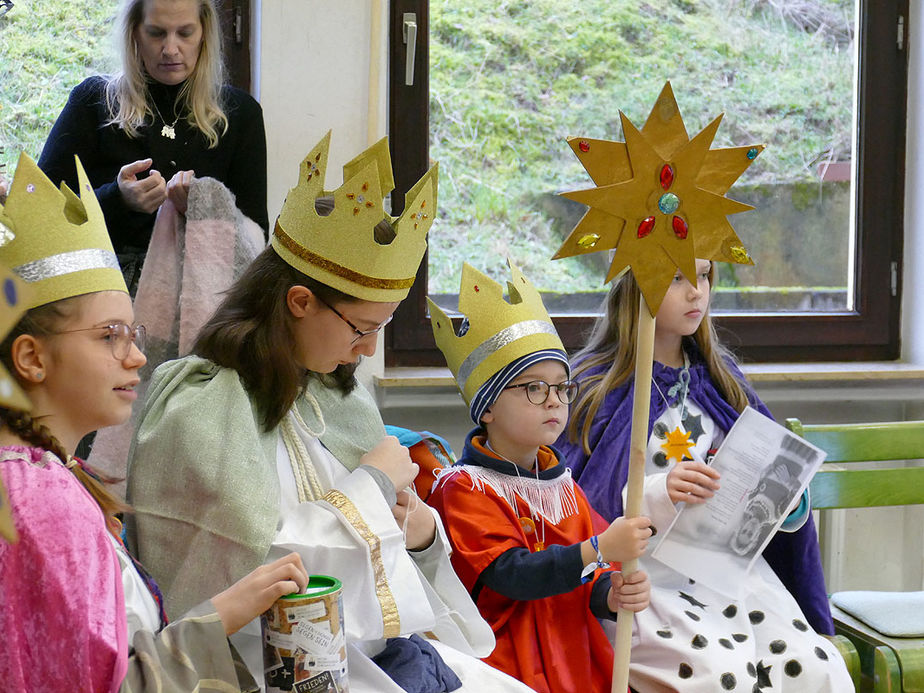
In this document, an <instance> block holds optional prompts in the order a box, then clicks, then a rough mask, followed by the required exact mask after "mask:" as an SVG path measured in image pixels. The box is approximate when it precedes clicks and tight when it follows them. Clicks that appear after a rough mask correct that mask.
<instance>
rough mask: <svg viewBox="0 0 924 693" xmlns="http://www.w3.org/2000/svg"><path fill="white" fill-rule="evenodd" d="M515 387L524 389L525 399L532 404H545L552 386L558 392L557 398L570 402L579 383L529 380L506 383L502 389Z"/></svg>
mask: <svg viewBox="0 0 924 693" xmlns="http://www.w3.org/2000/svg"><path fill="white" fill-rule="evenodd" d="M515 387H522V388H523V389H524V390H526V399H528V400H529V401H530V402H532V403H533V404H545V401H546V400H547V399H548V398H549V392H551V391H552V388H553V387H554V388H555V392H556V393H557V394H558V400H559V401H560V402H561V403H562V404H571V403H572V402H573V401H574V399H575V398H576V397H577V394H578V390H580V385H578V383H576V382H575V381H574V380H565V381H562V382H560V383H558V384H557V385H549V384H548V383H547V382H545V381H544V380H530V381H529V382H528V383H520V384H519V385H508V386H507V387H505V388H504V389H505V390H512V389H513V388H515Z"/></svg>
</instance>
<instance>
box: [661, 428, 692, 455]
mask: <svg viewBox="0 0 924 693" xmlns="http://www.w3.org/2000/svg"><path fill="white" fill-rule="evenodd" d="M692 447H693V442H692V441H691V440H690V433H689V432H688V431H681V430H680V427H679V426H678V427H677V428H675V429H674V430H673V431H670V432H668V434H667V440H666V441H664V442H663V443H661V449H662V450H664V452H665V453H667V459H669V460H671V459H674V460H677V461H678V462H683V458H684V457H686V454H687V452H688V451H689V449H690V448H692Z"/></svg>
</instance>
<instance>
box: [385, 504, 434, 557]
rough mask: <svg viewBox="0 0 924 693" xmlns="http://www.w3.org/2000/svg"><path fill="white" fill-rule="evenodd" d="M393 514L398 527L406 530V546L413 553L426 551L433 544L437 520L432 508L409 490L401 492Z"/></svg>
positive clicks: (393, 508) (393, 507) (392, 509)
mask: <svg viewBox="0 0 924 693" xmlns="http://www.w3.org/2000/svg"><path fill="white" fill-rule="evenodd" d="M391 513H392V515H394V516H395V520H396V521H397V522H398V526H399V527H401V528H403V529H404V531H405V535H404V545H405V546H407V548H409V549H410V550H411V551H419V550H420V549H425V548H427V547H428V546H430V544H432V543H433V537H434V536H436V520H434V519H433V513H431V512H430V508H429V507H428V506H427V505H425V504H424V502H423V501H422V500H420V499H419V498H418V497H417V496H416V495H415V494H413V493H411V492H410V491H407V490H404V491H399V492H398V502H397V503H395V505H393V506H392V508H391ZM405 522H406V523H407V524H405Z"/></svg>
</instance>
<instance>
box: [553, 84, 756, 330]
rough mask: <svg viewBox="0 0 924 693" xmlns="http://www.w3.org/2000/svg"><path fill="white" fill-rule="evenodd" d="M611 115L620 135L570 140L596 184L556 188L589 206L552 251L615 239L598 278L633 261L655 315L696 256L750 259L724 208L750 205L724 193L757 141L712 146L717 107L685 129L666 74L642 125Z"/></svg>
mask: <svg viewBox="0 0 924 693" xmlns="http://www.w3.org/2000/svg"><path fill="white" fill-rule="evenodd" d="M619 116H620V119H621V121H622V128H623V133H624V134H625V137H626V141H625V142H609V141H606V140H593V139H588V138H580V137H573V138H570V139H569V140H568V143H569V144H570V145H571V148H572V150H573V151H574V153H575V154H576V155H577V157H578V158H579V159H580V161H581V163H582V164H583V165H584V168H585V169H586V170H587V172H588V174H590V177H591V178H592V179H593V181H594V183H595V185H596V186H597V187H594V188H589V189H587V190H577V191H575V192H570V193H563V194H562V195H563V196H564V197H567V198H568V199H571V200H575V201H577V202H581V203H583V204H585V205H587V206H588V207H589V209H588V210H587V213H586V214H585V215H584V217H583V218H582V219H581V221H580V222H578V224H577V226H575V227H574V230H573V231H572V232H571V234H570V235H569V236H568V238H566V239H565V242H564V243H562V245H561V247H560V248H559V249H558V252H557V253H555V256H554V257H553V259H558V258H563V257H571V256H573V255H582V254H584V253H593V252H598V251H601V250H609V249H611V248H615V250H616V252H615V254H614V257H613V261H612V264H611V265H610V271H609V273H608V274H607V277H606V281H607V282H609V281H611V280H612V279H614V278H616V277H617V276H619V275H621V274H622V273H623V272H625V271H626V269H629V268H631V270H632V273H633V275H635V279H636V281H637V282H638V284H639V288H640V289H641V291H642V294H643V295H644V296H645V301H646V303H647V304H648V308H649V310H650V311H651V313H652V315H654V314H655V313H657V311H658V307H659V306H660V305H661V300H662V299H663V298H664V294H665V293H666V292H667V288H668V286H669V285H670V282H671V279H672V278H673V276H674V273H675V272H676V270H677V269H678V268H679V269H680V271H681V272H682V273H683V274H684V276H686V277H687V279H689V280H690V282H692V283H694V284H695V283H696V258H704V259H707V260H718V261H723V262H735V263H739V264H753V261H752V260H751V258H750V256H749V255H748V254H747V251H746V250H745V249H744V246H743V245H742V243H741V240H740V239H739V238H738V236H737V234H736V233H735V231H734V229H733V228H732V226H731V224H730V223H729V222H728V219H727V218H726V217H727V216H728V215H729V214H735V213H737V212H743V211H747V210H749V209H753V207H751V206H750V205H746V204H744V203H741V202H736V201H735V200H731V199H729V198H727V197H725V193H726V192H727V191H728V189H729V187H731V185H732V183H734V182H735V180H737V179H738V176H740V175H741V174H742V173H743V172H744V170H745V169H746V168H747V167H748V166H750V164H751V162H752V161H753V160H754V159H755V158H757V155H758V154H760V152H761V151H763V149H764V146H763V145H754V146H750V147H732V148H727V149H710V148H709V147H710V145H711V144H712V140H713V139H714V138H715V133H716V130H717V129H718V127H719V123H720V122H721V120H722V116H719V117H718V118H716V119H715V120H713V121H712V122H711V123H710V124H709V125H707V126H706V127H705V128H703V130H702V131H701V132H700V133H699V134H697V135H696V136H695V137H694V138H693V139H690V138H689V136H688V135H687V131H686V127H685V126H684V124H683V118H682V117H681V115H680V110H679V109H678V107H677V102H676V100H675V99H674V93H673V91H672V89H671V85H670V82H668V83H666V84H665V85H664V89H662V90H661V94H660V96H659V97H658V100H657V101H656V102H655V105H654V107H653V108H652V109H651V114H650V115H649V116H648V120H647V121H645V125H644V126H643V127H642V129H641V130H638V129H637V128H636V127H635V126H634V125H633V124H632V122H631V121H630V120H629V119H628V118H627V117H626V116H625V114H623V113H622V112H620V114H619Z"/></svg>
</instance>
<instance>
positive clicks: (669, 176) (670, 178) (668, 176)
mask: <svg viewBox="0 0 924 693" xmlns="http://www.w3.org/2000/svg"><path fill="white" fill-rule="evenodd" d="M659 178H660V180H661V188H662V189H664V190H669V189H670V187H671V185H672V184H673V183H674V169H673V168H671V165H670V164H664V166H662V167H661V175H660V176H659Z"/></svg>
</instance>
